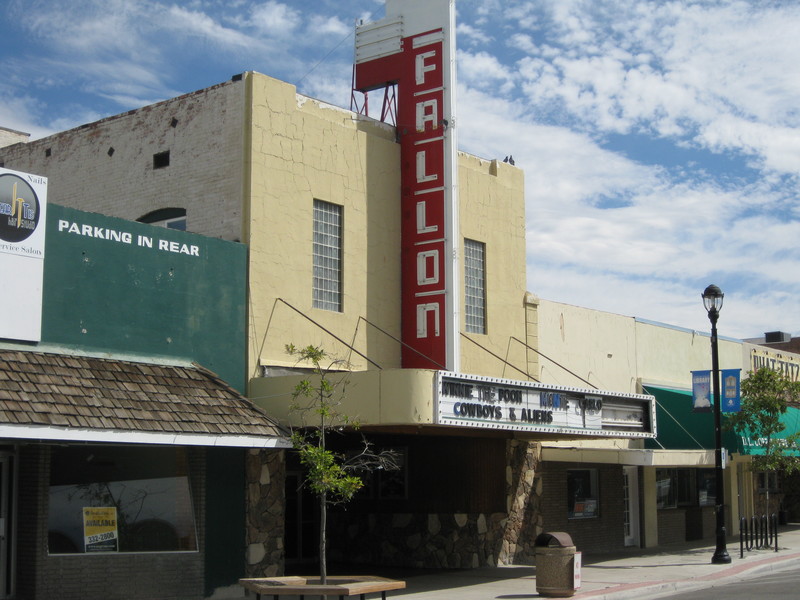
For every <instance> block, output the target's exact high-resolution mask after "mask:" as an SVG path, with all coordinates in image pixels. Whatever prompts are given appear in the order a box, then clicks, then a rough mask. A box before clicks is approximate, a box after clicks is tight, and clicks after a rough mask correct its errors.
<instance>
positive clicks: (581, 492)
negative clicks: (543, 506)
mask: <svg viewBox="0 0 800 600" xmlns="http://www.w3.org/2000/svg"><path fill="white" fill-rule="evenodd" d="M599 498H600V494H599V489H598V487H597V469H570V470H568V471H567V518H569V519H591V518H593V517H597V516H598V515H599Z"/></svg>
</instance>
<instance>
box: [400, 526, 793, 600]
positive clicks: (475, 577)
mask: <svg viewBox="0 0 800 600" xmlns="http://www.w3.org/2000/svg"><path fill="white" fill-rule="evenodd" d="M706 543H707V542H706ZM778 547H779V551H778V552H775V550H774V547H773V549H771V550H751V551H750V552H747V551H745V553H744V558H741V559H740V558H739V541H738V536H733V537H731V538H730V539H729V543H728V545H727V548H728V553H729V554H730V556H731V564H729V565H714V564H711V557H712V555H713V554H714V545H711V546H708V545H702V546H699V545H697V544H694V545H690V544H685V545H674V546H669V547H668V548H667V549H664V548H660V549H658V550H657V551H648V550H631V551H629V552H625V553H624V554H614V555H599V554H595V555H591V556H588V555H586V554H583V568H582V573H581V574H582V579H583V584H582V586H581V588H580V589H579V590H578V591H576V592H575V595H574V596H573V598H578V599H586V600H625V599H628V598H631V599H633V598H636V599H640V598H645V597H648V598H654V597H657V596H669V595H671V594H674V593H677V592H686V591H691V590H693V589H702V588H705V587H710V586H712V585H715V584H717V585H718V584H720V583H722V582H729V581H735V580H737V579H743V578H746V577H750V576H753V575H755V574H757V573H758V574H760V573H766V572H769V571H777V570H780V569H785V568H791V567H793V566H795V565H797V564H798V559H800V526H799V525H796V524H795V525H788V526H783V527H781V530H780V537H779V538H778ZM578 550H580V548H578ZM390 576H392V575H390ZM393 576H394V577H397V578H401V579H405V581H406V586H407V587H406V589H405V590H402V591H397V592H391V593H390V594H389V597H390V598H392V599H395V598H396V599H401V600H453V599H457V600H491V599H495V598H496V599H514V600H524V599H526V598H538V597H540V596H539V595H538V594H537V592H536V568H535V567H530V566H511V567H497V568H483V569H473V570H463V571H462V570H458V571H437V572H430V573H429V572H425V571H415V572H413V573H406V574H402V575H401V574H393Z"/></svg>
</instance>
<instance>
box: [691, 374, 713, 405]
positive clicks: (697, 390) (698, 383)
mask: <svg viewBox="0 0 800 600" xmlns="http://www.w3.org/2000/svg"><path fill="white" fill-rule="evenodd" d="M692 405H693V411H694V412H711V371H692Z"/></svg>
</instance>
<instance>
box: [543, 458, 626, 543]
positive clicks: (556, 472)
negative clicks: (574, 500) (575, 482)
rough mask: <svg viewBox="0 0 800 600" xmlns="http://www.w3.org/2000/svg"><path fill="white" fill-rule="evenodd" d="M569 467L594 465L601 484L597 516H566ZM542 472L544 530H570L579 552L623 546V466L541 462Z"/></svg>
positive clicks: (567, 531) (599, 484) (588, 467)
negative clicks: (576, 517)
mask: <svg viewBox="0 0 800 600" xmlns="http://www.w3.org/2000/svg"><path fill="white" fill-rule="evenodd" d="M568 469H597V482H598V486H599V488H600V489H599V509H598V516H597V517H593V518H588V519H568V518H567V510H568V506H567V470H568ZM541 472H542V500H541V507H542V508H541V512H542V521H543V527H544V531H546V532H547V531H564V532H566V533H568V534H570V536H571V537H572V541H573V543H574V544H575V546H576V548H577V550H578V551H582V552H612V551H615V550H621V549H622V548H624V546H625V539H624V531H623V506H624V503H623V500H624V498H623V485H622V484H623V479H622V466H620V465H604V464H583V463H558V462H544V463H542V467H541Z"/></svg>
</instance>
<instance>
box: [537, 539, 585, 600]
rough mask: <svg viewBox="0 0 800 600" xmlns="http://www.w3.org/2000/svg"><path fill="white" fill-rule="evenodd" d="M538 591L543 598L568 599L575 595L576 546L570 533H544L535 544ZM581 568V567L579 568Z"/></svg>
mask: <svg viewBox="0 0 800 600" xmlns="http://www.w3.org/2000/svg"><path fill="white" fill-rule="evenodd" d="M533 545H534V551H535V553H536V591H537V592H538V593H539V595H541V596H550V597H554V598H568V597H569V596H572V595H574V594H575V546H574V545H573V543H572V538H571V537H570V535H569V534H568V533H564V532H561V531H557V532H553V533H542V534H540V535H538V536H537V537H536V541H535V542H534V544H533ZM578 568H580V567H578Z"/></svg>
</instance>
